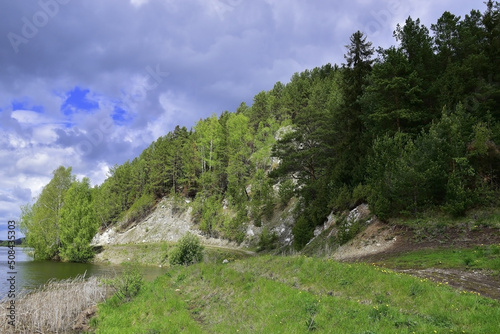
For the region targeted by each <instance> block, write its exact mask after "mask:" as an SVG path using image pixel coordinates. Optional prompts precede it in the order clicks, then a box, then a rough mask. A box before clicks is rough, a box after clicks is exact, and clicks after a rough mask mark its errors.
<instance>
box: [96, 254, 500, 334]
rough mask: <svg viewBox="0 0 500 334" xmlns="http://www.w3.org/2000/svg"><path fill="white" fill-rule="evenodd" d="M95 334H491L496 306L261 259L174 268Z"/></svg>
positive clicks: (411, 280)
mask: <svg viewBox="0 0 500 334" xmlns="http://www.w3.org/2000/svg"><path fill="white" fill-rule="evenodd" d="M98 314H99V316H98V318H97V319H96V320H93V323H94V324H96V326H97V333H308V332H316V333H463V332H466V333H497V332H499V331H500V323H499V319H500V303H499V302H498V301H495V300H491V299H487V298H483V297H481V296H478V295H477V294H472V293H465V292H463V291H462V292H460V291H457V290H453V289H452V288H450V287H448V286H445V285H439V284H436V283H433V282H430V281H427V280H424V279H419V278H415V277H412V276H409V275H405V274H399V273H394V272H392V271H390V270H387V269H383V268H378V267H374V266H370V265H367V264H346V263H338V262H335V261H332V260H326V259H318V258H307V257H304V256H293V257H278V256H262V257H253V258H249V259H244V260H238V261H235V262H232V263H229V264H226V265H221V264H209V263H201V264H197V265H193V266H189V267H172V268H171V269H170V270H169V271H168V273H167V274H166V275H163V276H161V277H159V278H157V279H156V281H155V282H152V283H146V285H145V287H144V288H143V290H142V292H141V293H140V294H139V295H138V296H137V297H136V298H135V299H134V300H132V301H131V302H129V303H126V304H118V303H116V302H114V301H113V299H111V300H108V301H107V302H105V303H103V304H102V305H100V306H99V312H98Z"/></svg>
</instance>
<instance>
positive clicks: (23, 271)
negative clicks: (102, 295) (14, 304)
mask: <svg viewBox="0 0 500 334" xmlns="http://www.w3.org/2000/svg"><path fill="white" fill-rule="evenodd" d="M8 251H9V248H7V247H0V299H1V298H3V297H5V296H6V295H7V293H8V291H9V288H10V282H9V281H7V280H8V279H9V278H11V276H14V277H15V281H16V284H15V287H16V295H17V294H18V293H19V292H20V291H21V290H23V289H24V290H25V289H33V288H36V287H38V286H40V285H43V284H45V283H47V281H49V280H53V279H56V280H59V279H67V278H72V277H75V276H77V275H83V274H85V275H86V276H108V277H111V276H114V275H116V274H117V273H120V272H121V271H122V268H123V267H122V266H116V265H115V266H113V265H104V264H91V263H67V262H66V263H65V262H52V261H34V260H33V259H32V258H31V257H30V256H29V255H28V254H26V253H25V252H24V251H23V248H22V247H15V251H16V254H15V261H16V263H15V267H14V270H11V269H10V268H9V267H8V263H7V261H8ZM10 272H14V273H15V274H10ZM164 272H165V269H164V268H158V267H150V266H148V267H144V270H143V275H144V277H145V279H146V280H153V279H154V278H156V277H157V276H158V275H160V274H162V273H164Z"/></svg>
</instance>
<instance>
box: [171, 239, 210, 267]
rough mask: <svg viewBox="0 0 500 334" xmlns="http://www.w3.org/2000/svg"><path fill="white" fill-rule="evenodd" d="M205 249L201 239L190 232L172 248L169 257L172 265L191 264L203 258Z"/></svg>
mask: <svg viewBox="0 0 500 334" xmlns="http://www.w3.org/2000/svg"><path fill="white" fill-rule="evenodd" d="M203 249H204V247H203V245H202V244H201V242H200V239H198V237H197V236H195V235H194V234H192V233H190V232H188V233H186V234H185V235H184V236H183V237H182V238H181V239H180V240H179V243H178V244H177V246H175V247H174V248H172V250H171V251H170V253H169V255H168V259H169V262H170V264H172V265H177V264H180V265H190V264H193V263H196V262H199V261H201V260H202V259H203Z"/></svg>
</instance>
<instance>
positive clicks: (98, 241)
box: [91, 198, 238, 247]
mask: <svg viewBox="0 0 500 334" xmlns="http://www.w3.org/2000/svg"><path fill="white" fill-rule="evenodd" d="M191 212H192V208H191V207H188V206H184V207H183V208H179V207H178V206H176V205H174V203H172V202H171V201H170V200H168V199H166V198H165V199H163V200H162V201H161V202H160V203H158V205H157V207H156V209H155V210H154V211H153V212H152V213H151V214H150V215H148V216H147V217H146V218H145V219H143V220H141V221H139V222H138V223H137V224H135V225H134V226H131V227H129V228H128V229H127V230H125V231H119V230H118V229H117V227H115V226H113V227H111V228H109V229H106V230H105V231H103V232H101V233H98V234H96V235H95V236H94V238H93V239H92V242H91V244H92V245H93V246H106V245H123V244H130V243H134V244H137V243H155V242H162V241H171V242H176V241H178V240H179V239H180V238H182V237H183V236H184V235H185V234H186V233H187V232H191V233H193V234H195V235H198V236H199V237H200V238H201V239H202V242H203V243H204V244H206V245H215V246H231V247H237V246H238V245H236V244H235V243H233V242H230V241H228V240H224V239H216V238H210V237H206V236H204V235H202V233H201V231H200V230H198V228H197V226H196V224H194V222H193V218H192V215H191Z"/></svg>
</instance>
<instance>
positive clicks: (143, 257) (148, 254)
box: [92, 242, 255, 267]
mask: <svg viewBox="0 0 500 334" xmlns="http://www.w3.org/2000/svg"><path fill="white" fill-rule="evenodd" d="M174 245H175V243H173V242H159V243H145V244H126V245H106V246H101V247H98V248H97V251H98V253H97V254H96V255H95V257H94V259H93V260H92V263H95V264H112V265H117V264H122V263H126V262H133V263H138V264H140V265H147V266H161V267H166V266H169V263H168V252H169V250H170V249H171V248H172V247H174ZM204 247H205V252H204V259H203V262H206V263H214V264H215V263H222V262H223V261H224V260H228V261H233V260H236V259H242V258H246V257H249V256H253V255H255V253H254V252H253V251H251V250H245V249H241V248H225V247H220V246H211V245H204Z"/></svg>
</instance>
